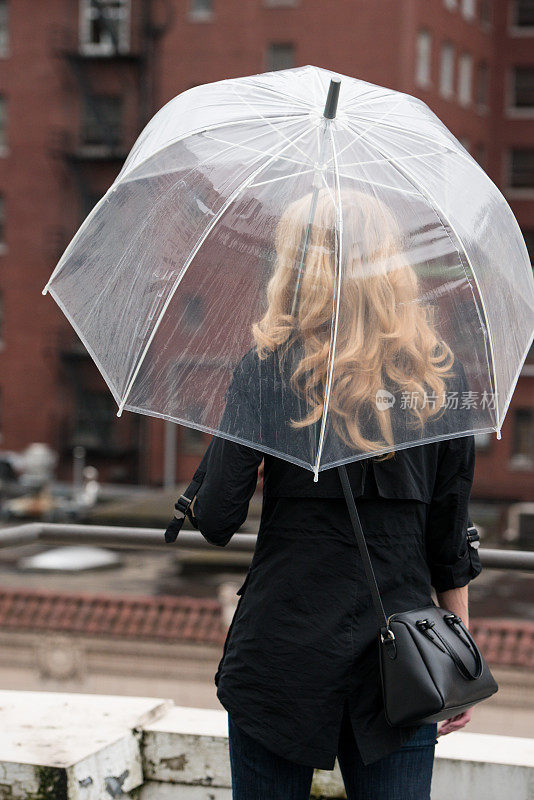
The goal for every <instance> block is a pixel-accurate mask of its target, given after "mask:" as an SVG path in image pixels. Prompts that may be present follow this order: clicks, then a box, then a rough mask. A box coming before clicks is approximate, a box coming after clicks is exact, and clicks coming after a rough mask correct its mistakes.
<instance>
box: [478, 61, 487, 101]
mask: <svg viewBox="0 0 534 800" xmlns="http://www.w3.org/2000/svg"><path fill="white" fill-rule="evenodd" d="M488 97H489V68H488V65H487V63H486V62H485V61H481V62H480V63H479V65H478V67H477V87H476V102H477V106H479V107H480V108H487V106H488Z"/></svg>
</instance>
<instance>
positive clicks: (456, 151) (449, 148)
mask: <svg viewBox="0 0 534 800" xmlns="http://www.w3.org/2000/svg"><path fill="white" fill-rule="evenodd" d="M352 116H354V115H352ZM349 123H350V120H349ZM352 124H353V125H354V127H356V125H355V124H354V123H352ZM378 124H379V127H382V128H391V129H392V130H396V131H400V132H401V133H404V134H409V135H410V136H418V137H419V138H420V139H424V140H425V141H427V142H432V143H433V144H436V141H435V140H434V139H432V138H431V137H430V136H424V135H423V134H422V133H417V132H416V131H412V130H405V129H404V128H400V127H398V126H397V125H391V124H390V123H378ZM437 144H439V142H438V143H437ZM400 146H402V145H400ZM439 146H440V147H443V148H445V152H444V153H442V155H446V154H447V153H453V154H454V155H457V156H461V158H463V159H465V160H466V161H469V163H470V164H473V162H474V163H475V164H477V162H476V161H475V160H474V159H473V158H472V156H470V155H469V154H467V155H466V154H465V153H463V152H462V151H461V150H459V149H458V148H457V147H454V146H453V145H452V144H446V143H445V142H444V143H443V144H439ZM438 152H441V151H438ZM421 155H434V153H422V154H421ZM477 166H480V165H479V164H477ZM481 169H482V167H481Z"/></svg>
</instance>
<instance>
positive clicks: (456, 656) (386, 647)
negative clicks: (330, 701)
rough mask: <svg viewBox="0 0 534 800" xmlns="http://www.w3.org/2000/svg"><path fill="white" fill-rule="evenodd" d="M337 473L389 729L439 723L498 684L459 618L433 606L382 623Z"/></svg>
mask: <svg viewBox="0 0 534 800" xmlns="http://www.w3.org/2000/svg"><path fill="white" fill-rule="evenodd" d="M338 472H339V476H340V479H341V484H342V486H343V493H344V495H345V500H346V502H347V506H348V510H349V514H350V519H351V523H352V526H353V528H354V533H355V535H356V540H357V542H358V547H359V550H360V555H361V558H362V562H363V565H364V568H365V574H366V576H367V580H368V582H369V587H370V590H371V595H372V598H373V605H374V608H375V611H376V615H377V619H378V628H379V631H378V643H379V663H380V676H381V682H382V694H383V698H384V710H385V715H386V720H387V721H388V723H389V724H390V725H392V726H394V727H398V726H402V725H418V724H422V723H428V722H438V721H439V720H443V719H449V718H450V717H453V716H455V715H456V714H460V713H461V712H462V711H465V710H466V709H468V708H471V706H473V705H475V703H479V702H480V701H481V700H485V699H486V698H487V697H490V696H491V695H492V694H495V692H496V691H497V690H498V686H497V683H496V681H495V679H494V677H493V675H492V674H491V672H490V670H489V667H488V665H487V664H486V662H485V661H484V658H483V657H482V655H481V653H480V651H479V649H478V647H477V645H476V642H475V640H474V639H473V637H472V636H471V634H470V633H469V631H468V630H467V628H466V627H465V625H464V624H463V622H462V620H461V619H460V617H459V616H457V615H456V614H453V613H452V612H450V611H447V609H445V608H441V607H440V606H437V605H436V604H435V603H433V602H432V603H431V604H430V605H426V606H421V607H420V608H414V609H412V610H410V611H400V612H398V613H396V614H391V615H390V616H389V617H386V614H385V611H384V607H383V605H382V599H381V597H380V592H379V590H378V585H377V582H376V578H375V574H374V570H373V566H372V563H371V559H370V556H369V551H368V549H367V544H366V542H365V536H364V533H363V529H362V525H361V522H360V517H359V515H358V511H357V509H356V503H355V501H354V495H353V494H352V489H351V486H350V482H349V478H348V475H347V470H346V468H345V467H344V466H341V467H338Z"/></svg>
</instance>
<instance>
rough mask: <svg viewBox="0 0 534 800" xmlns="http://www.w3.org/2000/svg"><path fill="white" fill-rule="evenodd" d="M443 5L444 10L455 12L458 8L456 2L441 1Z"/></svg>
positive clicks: (451, 0)
mask: <svg viewBox="0 0 534 800" xmlns="http://www.w3.org/2000/svg"><path fill="white" fill-rule="evenodd" d="M443 5H444V6H445V8H448V9H449V11H455V10H456V8H458V0H443Z"/></svg>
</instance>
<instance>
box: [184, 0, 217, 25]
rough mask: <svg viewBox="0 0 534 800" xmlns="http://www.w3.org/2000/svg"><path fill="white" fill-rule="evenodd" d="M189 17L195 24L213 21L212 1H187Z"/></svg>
mask: <svg viewBox="0 0 534 800" xmlns="http://www.w3.org/2000/svg"><path fill="white" fill-rule="evenodd" d="M189 17H190V19H192V20H194V21H195V22H202V21H209V20H211V19H213V0H189Z"/></svg>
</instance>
